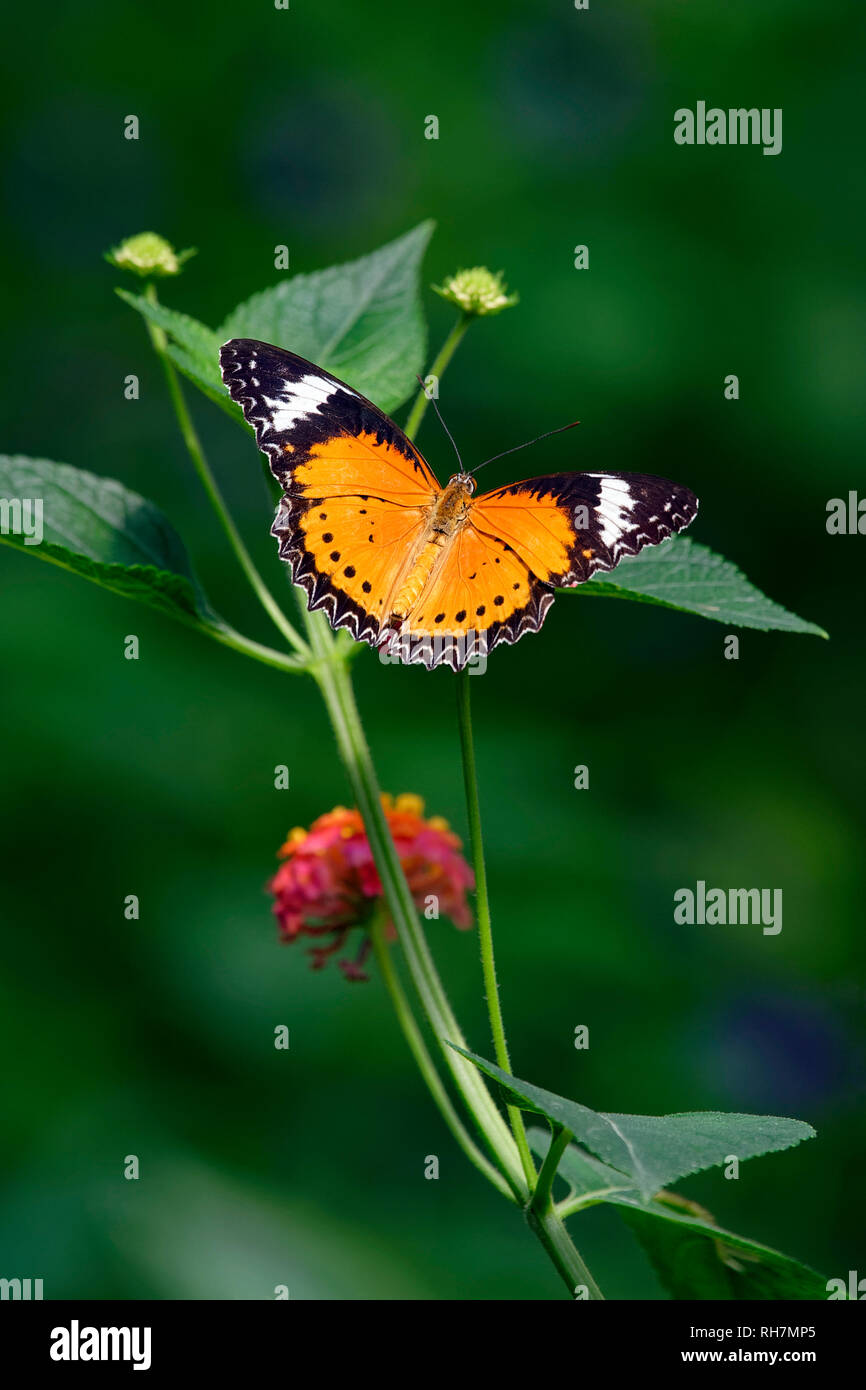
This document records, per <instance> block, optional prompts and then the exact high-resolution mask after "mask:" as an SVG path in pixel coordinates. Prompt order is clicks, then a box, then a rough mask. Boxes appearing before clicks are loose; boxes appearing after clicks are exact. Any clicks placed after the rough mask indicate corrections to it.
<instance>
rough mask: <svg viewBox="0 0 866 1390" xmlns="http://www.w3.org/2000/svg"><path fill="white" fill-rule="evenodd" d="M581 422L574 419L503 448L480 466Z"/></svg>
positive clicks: (476, 469)
mask: <svg viewBox="0 0 866 1390" xmlns="http://www.w3.org/2000/svg"><path fill="white" fill-rule="evenodd" d="M579 424H580V421H579V420H572V422H571V424H570V425H560V426H559V428H558V429H555V430H547V431H546V432H545V433H544V434H537V435H536V436H535V438H534V439H527V441H526V443H525V444H515V446H514V448H513V449H503V451H502V453H501V454H494V455H493V458H491V459H485V460H484V462H483V463H479V465H478V468H486V467H487V464H488V463H495V462H496V460H497V459H504V458H505V455H506V454H516V453H517V451H518V450H519V449H528V448H529V446H530V444H537V443H538V441H539V440H540V439H549V438H550V436H551V435H552V434H562V432H563V430H573V429H574V427H575V425H579ZM478 468H473V469H472V472H473V474H475V473H477V472H478Z"/></svg>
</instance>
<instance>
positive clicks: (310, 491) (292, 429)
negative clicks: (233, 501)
mask: <svg viewBox="0 0 866 1390" xmlns="http://www.w3.org/2000/svg"><path fill="white" fill-rule="evenodd" d="M220 364H221V367H222V375H223V380H224V381H225V384H226V387H227V388H228V391H229V394H230V395H231V397H232V399H233V400H235V401H237V402H238V404H239V405H240V406H241V408H242V410H243V413H244V416H245V418H246V420H247V423H248V424H250V425H252V427H253V428H254V430H255V434H256V443H257V444H258V447H259V448H260V449H261V451H262V452H263V453H264V454H265V456H266V457H267V459H268V462H269V464H270V468H271V471H272V472H273V474H274V476H275V477H276V479H277V480H278V482H279V484H280V486H281V487H282V490H283V495H282V499H281V501H280V504H279V507H278V509H277V514H276V517H275V520H274V524H273V526H272V528H271V532H272V534H273V535H274V536H275V537H276V538H277V540H278V541H279V553H280V556H281V557H282V559H283V560H285V561H286V562H287V563H288V564H289V565H291V569H292V577H293V579H294V581H295V583H296V584H300V585H302V586H303V588H304V589H305V590H306V594H307V604H308V607H309V608H310V609H317V608H323V609H324V610H325V612H326V613H327V616H328V618H329V620H330V622H331V625H332V627H334V628H342V627H345V628H347V629H348V630H349V632H351V634H352V636H353V637H354V638H356V640H358V641H364V642H368V643H369V644H370V646H373V647H379V648H380V649H383V650H384V651H385V652H386V653H387V654H389V655H390V656H391V657H392V658H393V659H396V660H403V661H408V662H423V664H424V665H425V666H426V667H427V668H428V669H430V668H432V667H434V666H438V665H440V664H447V665H449V666H451V667H452V669H453V670H455V671H457V670H461V669H462V668H463V667H464V666H465V665H466V664H467V663H468V662H470V661H472V662H475V661H476V660H477V659H478V658H481V657H486V655H487V653H488V652H490V651H492V650H493V648H494V647H496V646H498V645H499V644H500V643H502V642H509V643H511V642H516V641H518V639H519V638H520V637H522V636H523V635H524V633H526V632H537V631H538V630H539V628H540V627H541V625H542V623H543V622H544V619H545V617H546V615H547V613H548V610H549V609H550V606H551V604H552V603H553V599H554V591H555V589H556V588H558V587H563V588H570V587H572V586H574V585H577V584H583V583H584V582H585V581H586V580H587V579H589V578H590V576H591V575H593V574H595V573H596V571H598V570H610V569H613V567H614V565H616V564H617V563H618V561H619V560H620V559H621V558H622V557H623V556H624V555H636V554H637V552H638V551H639V550H641V549H642V547H643V546H645V545H655V544H657V543H658V542H659V541H661V540H664V539H665V538H666V537H667V536H670V535H671V534H672V533H673V532H675V531H681V530H682V529H683V527H685V526H688V525H689V523H690V522H691V521H692V520H693V519H694V517H695V515H696V514H697V509H698V503H697V498H696V497H695V496H694V494H693V493H691V492H689V490H688V489H687V488H684V487H680V486H678V485H677V484H676V483H670V482H667V481H666V480H664V479H662V478H653V477H648V476H646V475H645V474H643V473H551V474H548V475H545V476H543V477H539V478H529V479H527V480H526V481H524V482H520V483H510V484H508V485H507V486H506V487H500V488H497V489H496V490H495V491H493V492H486V493H484V494H483V495H482V496H479V497H476V496H475V478H474V477H473V476H472V474H471V473H467V472H464V471H463V468H462V465H461V470H460V472H458V473H456V474H455V475H454V476H453V477H452V478H451V479H450V480H449V482H448V484H447V485H446V486H445V487H442V485H441V484H440V483H439V482H438V481H437V479H436V478H435V477H434V475H433V473H432V471H431V469H430V467H429V465H428V464H427V462H426V461H425V459H424V458H423V457H422V456H421V454H420V453H419V452H418V450H417V449H416V448H415V446H414V444H412V443H411V442H410V441H409V440H408V439H407V438H406V435H405V434H404V433H403V431H402V430H401V429H400V428H399V427H398V426H397V425H395V423H394V421H393V420H391V419H389V418H388V416H387V415H385V414H384V413H383V412H382V411H381V410H379V409H378V407H377V406H375V405H373V404H372V402H371V401H368V400H367V399H366V398H365V397H364V396H361V395H359V393H358V392H357V391H355V390H353V389H352V387H351V386H347V385H346V384H345V382H342V381H339V380H338V379H337V378H336V377H334V376H331V374H330V372H326V371H323V370H322V368H321V367H317V366H315V365H314V364H313V363H312V362H308V361H306V360H305V359H304V358H303V357H297V356H296V355H295V354H294V353H292V352H286V351H284V350H283V349H282V348H279V347H274V346H272V345H271V344H269V343H260V342H256V341H254V340H253V339H249V338H233V339H232V340H231V341H230V342H228V343H226V344H225V345H224V346H223V347H222V349H221V350H220ZM508 452H511V451H510V450H509V451H508Z"/></svg>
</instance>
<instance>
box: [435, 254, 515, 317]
mask: <svg viewBox="0 0 866 1390" xmlns="http://www.w3.org/2000/svg"><path fill="white" fill-rule="evenodd" d="M431 288H432V289H433V290H435V292H436V293H437V294H440V295H441V296H442V298H443V299H447V300H448V301H449V302H450V303H451V304H456V305H457V308H458V309H462V310H463V312H464V314H474V315H481V314H498V313H499V312H500V311H501V310H502V309H508V308H510V306H511V305H512V304H516V303H517V299H518V296H517V295H516V294H508V292H507V290H506V286H505V281H504V279H503V272H502V271H501V270H500V271H499V272H498V274H496V275H494V273H493V271H492V270H488V269H487V267H486V266H484V265H476V266H473V267H472V269H471V270H458V272H457V274H456V275H452V276H451V278H450V279H449V280H446V281H445V284H444V285H433V286H431Z"/></svg>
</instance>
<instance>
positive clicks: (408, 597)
mask: <svg viewBox="0 0 866 1390" xmlns="http://www.w3.org/2000/svg"><path fill="white" fill-rule="evenodd" d="M474 491H475V483H474V480H473V479H472V478H469V477H467V476H466V475H458V476H457V477H455V478H452V479H451V481H450V482H449V484H448V486H447V487H446V488H444V489H443V491H442V492H441V494H440V495H439V496H438V497H436V498H435V499H434V501H433V502H432V504H431V506H430V509H429V514H428V517H427V520H426V524H425V526H424V530H423V531H422V532H421V535H420V536H419V538H418V540H417V542H416V545H415V547H414V549H413V550H412V551H411V552H410V554H409V557H408V560H407V562H406V564H405V565H404V567H403V568H402V569H401V570H400V571H399V572H398V575H397V579H396V582H395V584H394V587H393V590H392V594H389V596H388V600H387V602H386V604H385V613H386V630H387V631H393V630H395V629H398V628H401V627H402V626H403V624H404V623H405V622H406V621H408V620H410V618H411V614H412V611H413V609H414V607H415V605H416V603H417V602H418V600H419V598H420V597H421V595H422V594H423V592H424V590H425V588H426V587H427V586H428V585H429V584H430V582H431V580H432V579H433V577H434V575H435V572H436V570H437V568H438V567H440V566H441V565H442V564H443V563H444V561H445V560H446V559H447V555H448V548H449V542H450V541H451V540H452V538H453V537H454V536H456V535H457V533H458V532H459V531H460V530H461V529H462V527H463V526H465V525H466V522H467V520H468V518H469V513H470V507H471V498H472V493H473V492H474ZM392 595H393V596H392Z"/></svg>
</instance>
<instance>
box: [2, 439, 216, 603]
mask: <svg viewBox="0 0 866 1390" xmlns="http://www.w3.org/2000/svg"><path fill="white" fill-rule="evenodd" d="M0 496H2V497H5V498H7V499H9V498H19V499H24V498H29V499H31V500H35V499H41V501H42V530H43V538H42V541H41V543H40V544H36V545H28V544H27V543H26V538H25V537H24V536H23V535H21V534H20V533H19V534H16V533H14V532H12V531H8V532H7V533H6V534H2V535H0V539H2V540H4V541H6V542H7V544H9V545H13V546H15V547H16V548H17V549H20V550H24V551H25V552H29V553H30V554H31V555H35V556H37V557H38V558H39V559H40V560H49V561H51V562H52V563H54V564H56V565H60V566H61V567H62V568H64V569H68V570H71V571H72V572H73V573H74V574H79V575H81V576H82V578H84V579H90V580H92V581H93V582H94V583H96V584H101V585H102V587H103V588H105V589H111V590H112V592H113V593H116V594H122V595H123V596H124V597H125V598H132V599H137V600H138V601H139V602H141V603H146V604H148V606H149V607H151V608H157V609H159V611H160V612H162V613H167V614H168V615H169V616H170V617H173V618H178V619H179V620H180V621H182V622H186V623H192V624H194V625H196V626H199V625H205V626H209V627H214V626H218V627H225V624H223V622H222V620H221V619H220V618H219V617H217V615H216V614H215V613H214V612H213V610H212V609H211V608H210V606H209V604H208V602H207V599H206V598H205V596H204V594H203V593H202V590H201V589H200V588H199V585H198V583H197V581H196V579H195V576H194V574H193V571H192V567H191V565H190V561H189V557H188V555H187V552H186V549H185V548H184V544H183V542H182V540H181V539H180V537H179V536H178V534H177V532H176V531H175V530H174V528H173V526H172V525H171V523H170V522H169V521H168V519H167V518H166V517H165V516H164V515H163V513H162V512H161V511H159V510H158V508H156V507H154V506H153V504H152V503H150V502H147V501H145V499H144V498H143V497H139V495H138V494H137V493H135V492H130V491H129V490H128V489H127V488H125V487H123V486H122V484H121V483H117V482H115V481H114V480H113V479H111V478H98V477H96V476H95V474H93V473H86V472H84V470H83V469H80V468H72V467H70V466H69V465H68V464H65V463H51V462H49V460H47V459H32V458H25V457H23V456H22V455H20V454H19V455H16V456H14V457H9V456H7V455H0Z"/></svg>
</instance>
